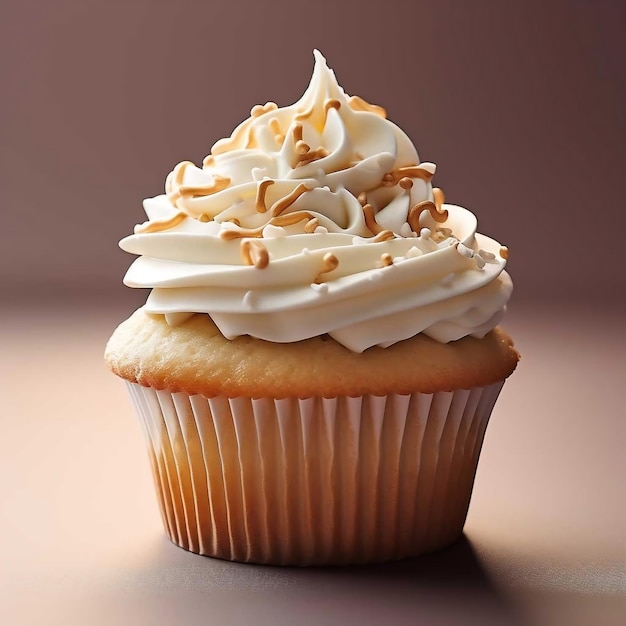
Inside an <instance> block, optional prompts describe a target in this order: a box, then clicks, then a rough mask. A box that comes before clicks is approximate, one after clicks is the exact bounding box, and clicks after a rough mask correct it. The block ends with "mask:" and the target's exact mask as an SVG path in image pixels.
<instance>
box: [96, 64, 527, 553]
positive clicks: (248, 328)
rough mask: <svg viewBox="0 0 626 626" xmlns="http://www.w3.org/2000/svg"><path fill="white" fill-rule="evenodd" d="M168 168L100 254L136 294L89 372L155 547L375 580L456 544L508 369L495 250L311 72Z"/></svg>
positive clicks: (378, 114) (410, 149)
mask: <svg viewBox="0 0 626 626" xmlns="http://www.w3.org/2000/svg"><path fill="white" fill-rule="evenodd" d="M315 57H316V63H315V69H314V72H313V77H312V79H311V83H310V85H309V87H308V89H307V90H306V91H305V93H304V95H303V96H302V98H301V99H300V100H299V101H298V102H296V103H295V104H293V105H291V106H287V107H284V108H279V107H278V106H277V105H276V104H274V103H273V102H268V103H266V104H265V105H256V106H254V107H253V108H252V110H251V114H250V117H249V118H248V119H247V120H245V121H244V122H243V123H242V124H240V125H239V126H238V127H237V128H236V129H235V130H234V132H233V133H232V135H231V137H229V138H227V139H222V140H220V141H218V142H217V143H216V144H215V145H214V146H213V148H212V149H211V154H210V155H209V156H207V157H206V158H205V159H204V162H203V163H202V166H201V167H197V166H196V165H194V164H193V163H190V162H188V161H184V162H182V163H179V164H178V165H177V166H176V167H175V168H174V169H173V171H172V172H171V173H170V174H169V175H168V177H167V179H166V182H165V194H163V195H160V196H157V197H155V198H151V199H148V200H146V201H145V202H144V208H145V211H146V214H147V216H148V220H147V221H146V222H144V223H143V224H140V225H137V226H136V227H135V232H134V234H133V235H131V236H129V237H127V238H125V239H123V240H122V242H121V243H120V245H121V247H122V249H124V250H125V251H127V252H130V253H132V254H135V255H138V257H139V258H137V259H136V260H135V261H134V262H133V264H132V265H131V267H130V269H129V270H128V273H127V275H126V277H125V281H124V282H125V283H126V284H127V285H128V286H131V287H140V288H150V289H151V292H150V295H149V297H148V299H147V302H146V304H145V305H144V306H143V307H142V308H141V309H140V310H138V311H136V312H135V313H134V314H133V315H132V316H131V317H130V318H129V319H128V320H126V321H125V322H123V323H122V324H121V325H120V326H119V327H118V328H117V329H116V330H115V332H114V333H113V336H112V337H111V339H110V340H109V343H108V345H107V348H106V354H105V358H106V360H107V362H108V364H109V367H110V368H111V370H112V371H113V372H114V373H115V374H117V375H118V376H120V377H121V378H122V379H124V380H125V381H126V384H127V386H128V388H129V390H130V394H131V396H132V398H133V401H134V404H135V407H136V409H137V413H138V415H139V418H140V421H141V423H142V425H143V428H144V433H145V438H146V442H147V447H148V452H149V457H150V460H151V463H152V469H153V475H154V479H155V484H156V491H157V494H158V498H159V503H160V509H161V512H162V516H163V523H164V526H165V529H166V532H167V534H168V535H169V536H170V538H171V539H172V541H173V542H174V543H176V544H177V545H179V546H181V547H183V548H185V549H187V550H190V551H192V552H197V553H199V554H204V555H209V556H214V557H219V558H224V559H231V560H236V561H244V562H254V563H272V564H282V565H330V564H348V563H366V562H375V561H387V560H393V559H401V558H406V557H409V556H415V555H418V554H421V553H424V552H428V551H432V550H435V549H438V548H441V547H443V546H445V545H447V544H449V543H451V542H452V541H454V540H455V539H456V538H458V537H459V536H460V534H461V533H462V530H463V525H464V522H465V517H466V514H467V509H468V506H469V501H470V496H471V491H472V486H473V481H474V475H475V472H476V466H477V463H478V457H479V452H480V448H481V445H482V441H483V437H484V434H485V428H486V426H487V422H488V420H489V417H490V415H491V411H492V408H493V406H494V403H495V401H496V399H497V396H498V394H499V392H500V389H501V388H502V385H503V383H504V381H505V379H506V378H507V377H508V376H509V375H510V374H511V373H512V372H513V370H514V369H515V367H516V364H517V361H518V359H519V355H518V353H517V352H516V350H515V349H514V347H513V343H512V341H511V339H510V338H509V337H508V336H507V335H506V334H505V332H504V331H503V330H501V329H500V328H499V327H498V326H497V325H498V323H499V321H500V319H501V317H502V314H503V312H504V310H505V307H506V303H507V301H508V299H509V297H510V294H511V289H512V285H511V280H510V278H509V276H508V274H507V273H506V272H505V271H504V267H505V265H506V259H507V250H506V248H505V247H503V246H501V245H500V244H499V243H497V242H496V241H494V240H493V239H490V238H488V237H486V236H484V235H481V234H479V233H477V232H476V229H477V222H476V218H475V217H474V215H473V214H472V213H471V212H470V211H468V210H467V209H464V208H462V207H459V206H455V205H451V204H445V203H444V197H443V192H442V191H441V190H440V189H437V188H433V187H432V184H431V181H432V178H433V176H434V174H435V165H434V164H433V163H429V162H420V160H419V157H418V155H417V151H416V149H415V147H414V146H413V144H412V143H411V141H410V140H409V138H408V137H407V136H406V135H405V134H404V133H403V131H402V130H400V129H399V128H398V127H397V126H396V125H395V124H393V123H392V122H390V121H389V120H388V119H387V117H386V113H385V110H384V109H383V108H382V107H379V106H376V105H372V104H369V103H367V102H366V101H365V100H363V99H362V98H359V97H358V96H352V97H350V96H348V95H346V93H345V92H344V91H343V89H342V88H341V87H340V86H339V85H338V83H337V81H336V79H335V76H334V74H333V72H332V71H331V70H330V69H328V67H327V65H326V62H325V60H324V59H323V57H322V56H321V55H320V54H319V53H318V52H316V53H315Z"/></svg>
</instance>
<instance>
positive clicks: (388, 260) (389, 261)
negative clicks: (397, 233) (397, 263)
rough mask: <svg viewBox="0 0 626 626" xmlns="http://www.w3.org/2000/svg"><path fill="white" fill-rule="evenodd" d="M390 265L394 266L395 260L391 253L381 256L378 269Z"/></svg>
mask: <svg viewBox="0 0 626 626" xmlns="http://www.w3.org/2000/svg"><path fill="white" fill-rule="evenodd" d="M390 265H393V258H392V256H391V255H390V254H389V252H384V253H383V254H381V255H380V261H379V265H378V267H389V266H390Z"/></svg>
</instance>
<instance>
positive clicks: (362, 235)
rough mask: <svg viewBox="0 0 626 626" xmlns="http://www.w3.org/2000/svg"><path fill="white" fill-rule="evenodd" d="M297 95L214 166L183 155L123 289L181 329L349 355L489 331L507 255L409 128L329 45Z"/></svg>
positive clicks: (502, 294)
mask: <svg viewBox="0 0 626 626" xmlns="http://www.w3.org/2000/svg"><path fill="white" fill-rule="evenodd" d="M315 60H316V63H315V69H314V72H313V77H312V78H311V83H310V85H309V87H308V89H307V90H306V91H305V93H304V95H303V96H302V97H301V98H300V100H298V101H297V102H296V103H295V104H292V105H291V106H287V107H281V108H279V107H278V106H277V105H276V104H275V103H273V102H267V103H266V104H264V105H256V106H254V107H253V108H252V110H251V112H250V117H249V118H248V119H246V120H245V121H244V122H242V123H241V124H240V125H239V126H238V127H237V128H236V129H235V130H234V131H233V133H232V135H231V136H230V137H228V138H226V139H221V140H219V141H218V142H216V143H215V144H214V145H213V147H212V149H211V154H210V155H209V156H207V157H206V158H205V159H204V162H203V163H202V166H201V167H198V166H196V165H194V164H193V163H191V162H189V161H183V162H182V163H179V164H178V165H177V166H176V167H175V168H174V169H173V171H172V172H171V173H170V174H169V175H168V177H167V179H166V182H165V194H163V195H160V196H157V197H155V198H150V199H147V200H145V201H144V208H145V211H146V214H147V216H148V220H147V221H146V222H144V223H143V224H140V225H138V226H136V227H135V234H134V235H131V236H130V237H126V238H125V239H123V240H122V241H121V242H120V246H121V247H122V248H123V249H124V250H126V251H127V252H131V253H133V254H137V255H139V258H138V259H137V260H135V262H134V263H133V264H132V265H131V267H130V269H129V270H128V273H127V274H126V277H125V279H124V282H125V283H126V284H127V285H129V286H131V287H149V288H151V289H152V291H151V293H150V296H149V297H148V301H147V303H146V306H145V310H146V311H147V312H150V313H154V314H164V315H165V316H166V319H167V321H168V323H170V324H172V325H175V324H179V323H181V322H183V321H184V320H185V319H186V318H187V317H189V316H190V315H193V314H196V313H206V314H208V315H210V316H211V318H212V319H213V321H214V322H215V324H216V325H217V327H218V328H219V329H220V331H221V332H222V333H223V334H224V336H226V337H228V338H234V337H237V336H239V335H246V334H247V335H252V336H254V337H258V338H261V339H265V340H268V341H275V342H293V341H299V340H302V339H307V338H309V337H314V336H317V335H321V334H324V333H328V334H329V335H330V336H332V337H333V338H334V339H335V340H336V341H338V342H340V343H342V344H343V345H345V346H346V347H347V348H349V349H350V350H353V351H356V352H361V351H363V350H365V349H367V348H369V347H370V346H373V345H379V346H382V347H386V346H389V345H391V344H393V343H395V342H397V341H401V340H403V339H407V338H409V337H412V336H414V335H416V334H418V333H420V332H422V333H425V334H427V335H429V336H430V337H432V338H434V339H436V340H438V341H442V342H448V341H453V340H456V339H459V338H461V337H464V336H466V335H472V336H476V337H482V336H484V335H485V334H486V333H487V332H488V331H489V330H491V329H492V328H493V327H494V326H495V325H496V324H497V322H498V321H499V319H500V317H501V315H502V313H503V311H504V307H505V304H506V302H507V300H508V298H509V296H510V293H511V289H512V286H511V281H510V279H509V277H508V275H507V273H506V272H504V271H503V269H504V266H505V263H506V256H507V255H506V248H503V247H502V246H500V244H498V243H497V242H495V241H493V240H492V239H489V238H487V237H485V236H483V235H480V234H478V233H477V232H476V227H477V223H476V218H475V217H474V215H473V214H472V213H470V212H469V211H467V210H466V209H463V208H461V207H458V206H454V205H449V204H443V202H444V198H443V193H442V192H441V190H439V189H436V188H433V187H432V185H431V180H432V178H433V175H434V174H435V165H434V164H433V163H428V162H420V160H419V157H418V154H417V151H416V149H415V147H414V146H413V144H412V143H411V141H410V140H409V139H408V137H407V136H406V135H405V133H404V132H403V131H402V130H400V129H399V128H398V127H397V126H396V125H395V124H393V123H392V122H390V121H389V120H388V119H387V117H386V113H385V110H384V109H383V108H382V107H379V106H376V105H372V104H369V103H367V102H366V101H365V100H363V99H362V98H359V97H358V96H348V95H347V94H346V93H345V92H344V91H343V89H342V88H341V87H340V86H339V84H338V83H337V80H336V79H335V75H334V73H333V72H332V71H331V70H330V69H329V68H328V67H327V65H326V62H325V60H324V58H323V57H322V55H321V54H320V53H319V52H317V51H316V52H315Z"/></svg>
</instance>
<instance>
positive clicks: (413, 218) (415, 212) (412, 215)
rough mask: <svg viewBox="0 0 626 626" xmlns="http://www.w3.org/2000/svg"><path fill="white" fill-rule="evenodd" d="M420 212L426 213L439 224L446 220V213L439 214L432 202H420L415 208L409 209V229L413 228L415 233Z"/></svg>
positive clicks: (444, 211) (417, 228)
mask: <svg viewBox="0 0 626 626" xmlns="http://www.w3.org/2000/svg"><path fill="white" fill-rule="evenodd" d="M422 211H428V212H429V213H430V216H431V217H432V218H433V220H435V222H438V223H439V224H441V223H443V222H445V221H446V220H447V219H448V211H446V210H443V211H441V212H439V211H438V210H437V207H436V206H435V203H434V202H431V201H430V200H422V202H418V203H417V204H416V205H415V206H413V207H411V210H410V211H409V217H408V222H409V224H410V225H411V228H413V230H414V231H416V232H417V231H418V230H419V217H420V215H421V214H422Z"/></svg>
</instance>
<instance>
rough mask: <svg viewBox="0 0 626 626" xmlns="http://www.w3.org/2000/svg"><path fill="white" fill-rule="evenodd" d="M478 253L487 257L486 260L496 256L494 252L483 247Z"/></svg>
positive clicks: (484, 257)
mask: <svg viewBox="0 0 626 626" xmlns="http://www.w3.org/2000/svg"><path fill="white" fill-rule="evenodd" d="M478 254H479V255H480V256H481V257H482V258H483V259H485V261H491V260H492V259H495V258H496V255H495V254H494V253H493V252H487V250H483V249H482V248H481V249H480V250H479V251H478Z"/></svg>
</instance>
